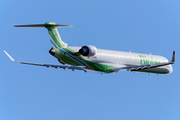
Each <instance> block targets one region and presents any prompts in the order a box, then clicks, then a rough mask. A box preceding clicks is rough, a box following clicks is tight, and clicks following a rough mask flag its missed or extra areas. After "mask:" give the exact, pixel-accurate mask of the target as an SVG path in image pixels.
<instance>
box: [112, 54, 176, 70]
mask: <svg viewBox="0 0 180 120" xmlns="http://www.w3.org/2000/svg"><path fill="white" fill-rule="evenodd" d="M174 62H175V51H173V56H172V59H171V61H169V62H164V63H159V64H148V65H139V66H130V67H118V68H113V69H110V70H109V71H114V72H118V71H120V70H124V69H126V70H127V71H139V70H146V69H151V68H157V67H161V66H165V65H170V64H174Z"/></svg>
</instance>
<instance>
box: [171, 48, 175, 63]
mask: <svg viewBox="0 0 180 120" xmlns="http://www.w3.org/2000/svg"><path fill="white" fill-rule="evenodd" d="M171 62H172V63H174V62H175V51H173V56H172V60H171Z"/></svg>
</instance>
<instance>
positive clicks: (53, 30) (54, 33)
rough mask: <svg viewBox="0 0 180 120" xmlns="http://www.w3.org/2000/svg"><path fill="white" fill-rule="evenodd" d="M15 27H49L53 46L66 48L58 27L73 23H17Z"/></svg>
mask: <svg viewBox="0 0 180 120" xmlns="http://www.w3.org/2000/svg"><path fill="white" fill-rule="evenodd" d="M14 27H45V28H47V29H48V33H49V36H50V39H51V44H52V47H54V48H57V47H59V48H64V47H66V46H67V44H66V43H64V42H63V41H62V39H61V37H60V35H59V32H58V30H57V27H72V26H71V25H57V24H55V23H54V22H47V23H45V24H33V25H15V26H14Z"/></svg>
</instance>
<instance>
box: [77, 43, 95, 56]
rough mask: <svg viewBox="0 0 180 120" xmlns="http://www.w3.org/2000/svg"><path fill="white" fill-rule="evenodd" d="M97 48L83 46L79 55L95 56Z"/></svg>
mask: <svg viewBox="0 0 180 120" xmlns="http://www.w3.org/2000/svg"><path fill="white" fill-rule="evenodd" d="M96 51H97V48H96V47H95V46H92V45H87V46H83V47H82V48H81V49H80V50H79V53H80V54H81V55H83V56H94V55H95V54H96Z"/></svg>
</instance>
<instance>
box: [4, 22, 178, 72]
mask: <svg viewBox="0 0 180 120" xmlns="http://www.w3.org/2000/svg"><path fill="white" fill-rule="evenodd" d="M14 27H45V28H46V29H47V30H48V33H49V36H50V42H51V45H52V48H51V49H50V50H49V53H50V54H51V55H52V56H54V57H55V58H57V60H58V61H59V62H60V63H61V64H41V63H31V62H23V61H16V60H14V59H13V58H12V57H11V56H10V55H9V54H8V53H7V52H6V51H5V50H4V52H5V53H6V55H7V56H8V57H9V58H10V60H11V61H14V62H19V63H21V64H28V65H37V66H45V67H47V68H49V67H54V68H63V69H71V70H72V71H75V70H83V71H84V72H87V71H95V72H100V73H117V72H119V71H122V70H125V71H130V72H142V73H148V74H150V73H153V74H170V73H172V71H173V68H172V66H171V64H174V62H175V51H173V55H172V59H171V61H168V60H167V59H166V58H165V57H162V56H159V55H151V54H142V53H133V52H123V51H114V50H105V49H97V48H96V47H95V46H93V45H85V46H82V47H75V46H73V47H71V46H68V45H67V44H66V43H65V42H63V41H62V39H61V37H60V35H59V32H58V30H57V28H58V27H72V26H71V25H59V24H55V22H47V23H45V24H31V25H15V26H14Z"/></svg>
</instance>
